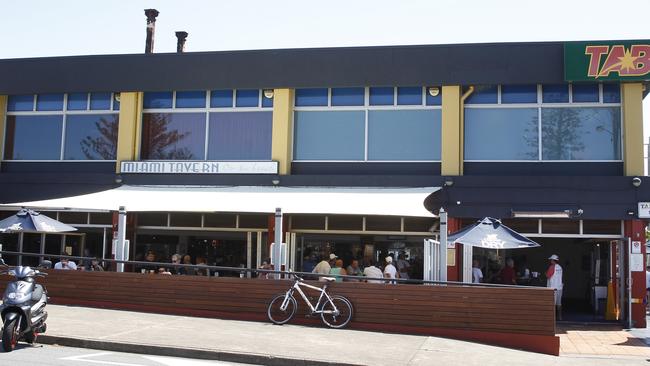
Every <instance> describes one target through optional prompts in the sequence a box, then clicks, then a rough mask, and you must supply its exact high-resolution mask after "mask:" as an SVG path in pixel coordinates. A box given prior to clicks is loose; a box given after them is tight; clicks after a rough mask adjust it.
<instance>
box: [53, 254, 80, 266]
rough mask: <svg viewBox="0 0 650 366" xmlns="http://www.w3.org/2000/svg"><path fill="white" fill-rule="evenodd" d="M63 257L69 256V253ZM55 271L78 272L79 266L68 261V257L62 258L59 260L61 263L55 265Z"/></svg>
mask: <svg viewBox="0 0 650 366" xmlns="http://www.w3.org/2000/svg"><path fill="white" fill-rule="evenodd" d="M61 255H68V253H66V252H63V253H61ZM54 269H63V270H70V271H76V270H77V264H76V263H75V262H73V261H71V260H68V258H66V257H61V259H59V262H57V263H56V264H55V265H54Z"/></svg>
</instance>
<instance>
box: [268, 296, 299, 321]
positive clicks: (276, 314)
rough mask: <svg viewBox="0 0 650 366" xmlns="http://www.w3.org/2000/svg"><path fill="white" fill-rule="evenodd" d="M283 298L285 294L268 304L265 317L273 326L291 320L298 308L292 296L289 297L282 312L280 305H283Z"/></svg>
mask: <svg viewBox="0 0 650 366" xmlns="http://www.w3.org/2000/svg"><path fill="white" fill-rule="evenodd" d="M285 297H286V294H280V295H277V296H276V297H274V298H273V300H271V302H270V303H269V309H268V311H267V315H268V317H269V320H270V321H272V322H273V323H275V324H284V323H286V322H288V321H289V320H291V318H293V316H294V314H295V313H296V309H297V308H298V303H297V302H296V299H294V298H293V296H291V295H289V298H288V299H287V303H286V307H285V309H284V310H283V309H282V304H283V303H284V299H285Z"/></svg>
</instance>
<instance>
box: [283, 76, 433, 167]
mask: <svg viewBox="0 0 650 366" xmlns="http://www.w3.org/2000/svg"><path fill="white" fill-rule="evenodd" d="M295 105H296V108H295V119H294V160H296V161H439V160H440V148H441V141H440V135H441V110H440V105H441V96H440V94H439V89H438V88H431V92H429V88H423V87H396V88H395V87H370V88H362V87H359V88H331V89H328V88H315V89H297V90H296V100H295Z"/></svg>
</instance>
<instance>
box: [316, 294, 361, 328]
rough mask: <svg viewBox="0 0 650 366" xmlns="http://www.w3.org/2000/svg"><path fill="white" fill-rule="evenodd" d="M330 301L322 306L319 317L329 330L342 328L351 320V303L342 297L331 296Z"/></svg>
mask: <svg viewBox="0 0 650 366" xmlns="http://www.w3.org/2000/svg"><path fill="white" fill-rule="evenodd" d="M331 299H332V300H329V301H326V302H325V304H324V305H323V308H322V309H321V310H322V311H323V312H322V313H321V314H320V317H321V319H322V320H323V323H325V325H327V326H328V327H330V328H343V327H345V326H346V325H348V323H349V322H350V320H352V314H353V313H354V309H353V307H352V303H351V302H350V300H348V299H347V298H345V297H343V296H331Z"/></svg>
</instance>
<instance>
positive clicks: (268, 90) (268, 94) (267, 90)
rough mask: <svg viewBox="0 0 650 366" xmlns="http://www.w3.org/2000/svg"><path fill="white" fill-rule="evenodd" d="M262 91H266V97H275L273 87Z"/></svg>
mask: <svg viewBox="0 0 650 366" xmlns="http://www.w3.org/2000/svg"><path fill="white" fill-rule="evenodd" d="M262 93H264V98H266V99H273V94H274V93H273V89H264V91H263V92H262Z"/></svg>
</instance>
